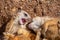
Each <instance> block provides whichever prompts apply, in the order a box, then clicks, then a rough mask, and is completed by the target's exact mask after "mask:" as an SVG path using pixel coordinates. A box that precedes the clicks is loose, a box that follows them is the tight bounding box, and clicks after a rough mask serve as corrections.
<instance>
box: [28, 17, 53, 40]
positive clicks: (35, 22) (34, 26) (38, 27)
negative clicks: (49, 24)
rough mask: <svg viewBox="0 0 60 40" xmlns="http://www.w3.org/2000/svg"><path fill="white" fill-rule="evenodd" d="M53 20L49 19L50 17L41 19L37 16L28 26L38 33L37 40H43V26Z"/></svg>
mask: <svg viewBox="0 0 60 40" xmlns="http://www.w3.org/2000/svg"><path fill="white" fill-rule="evenodd" d="M51 19H53V18H51V17H48V16H44V17H39V16H36V17H34V18H33V19H32V22H31V23H30V24H29V25H28V28H29V29H31V30H33V31H34V32H35V33H36V39H35V40H37V39H38V40H41V38H40V36H41V30H42V29H41V26H42V25H43V24H44V23H45V22H46V21H47V20H51Z"/></svg>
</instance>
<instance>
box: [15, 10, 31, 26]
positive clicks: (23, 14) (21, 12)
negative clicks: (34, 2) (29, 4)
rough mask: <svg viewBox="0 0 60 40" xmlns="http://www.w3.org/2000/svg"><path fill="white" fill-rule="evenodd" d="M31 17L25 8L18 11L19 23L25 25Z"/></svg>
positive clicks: (17, 18) (17, 19)
mask: <svg viewBox="0 0 60 40" xmlns="http://www.w3.org/2000/svg"><path fill="white" fill-rule="evenodd" d="M30 19H31V17H30V15H29V13H27V12H26V11H24V10H18V12H17V17H16V22H17V21H18V23H19V24H20V25H24V24H26V23H27V22H29V21H30Z"/></svg>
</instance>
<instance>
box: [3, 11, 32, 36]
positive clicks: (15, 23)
mask: <svg viewBox="0 0 60 40" xmlns="http://www.w3.org/2000/svg"><path fill="white" fill-rule="evenodd" d="M30 20H31V17H30V15H29V14H28V13H27V12H26V11H24V10H18V12H17V15H16V17H15V18H12V19H11V21H10V22H9V23H8V24H7V26H6V30H5V32H4V33H3V34H4V35H5V36H14V34H15V33H16V32H17V33H18V34H20V32H19V29H21V28H22V29H25V28H26V24H27V23H28V22H29V21H30Z"/></svg>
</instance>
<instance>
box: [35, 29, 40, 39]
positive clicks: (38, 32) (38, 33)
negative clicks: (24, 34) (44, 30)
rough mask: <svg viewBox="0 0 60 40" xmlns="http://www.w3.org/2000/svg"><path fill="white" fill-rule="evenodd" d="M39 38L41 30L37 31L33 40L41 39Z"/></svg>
mask: <svg viewBox="0 0 60 40" xmlns="http://www.w3.org/2000/svg"><path fill="white" fill-rule="evenodd" d="M40 36H41V29H39V30H38V31H37V35H36V39H35V40H41V39H40Z"/></svg>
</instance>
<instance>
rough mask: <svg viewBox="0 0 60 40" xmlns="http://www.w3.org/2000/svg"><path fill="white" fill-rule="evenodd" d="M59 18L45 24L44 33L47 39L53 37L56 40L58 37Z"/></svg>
mask: <svg viewBox="0 0 60 40" xmlns="http://www.w3.org/2000/svg"><path fill="white" fill-rule="evenodd" d="M59 20H60V19H59V18H54V19H52V20H48V21H46V22H45V23H44V26H43V30H42V33H43V34H44V35H45V36H47V38H49V37H51V38H52V39H54V38H55V37H57V36H58V26H57V24H58V21H59Z"/></svg>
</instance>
